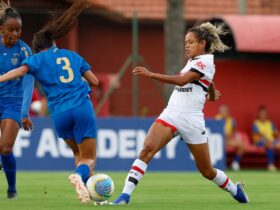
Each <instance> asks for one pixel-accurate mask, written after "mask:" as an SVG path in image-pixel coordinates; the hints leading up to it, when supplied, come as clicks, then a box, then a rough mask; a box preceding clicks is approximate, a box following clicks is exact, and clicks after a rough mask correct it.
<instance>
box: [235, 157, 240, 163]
mask: <svg viewBox="0 0 280 210" xmlns="http://www.w3.org/2000/svg"><path fill="white" fill-rule="evenodd" d="M240 159H241V157H240V156H239V155H236V156H235V158H234V161H236V162H238V163H239V162H240Z"/></svg>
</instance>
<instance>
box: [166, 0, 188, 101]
mask: <svg viewBox="0 0 280 210" xmlns="http://www.w3.org/2000/svg"><path fill="white" fill-rule="evenodd" d="M167 2H168V8H167V18H166V20H165V52H166V57H165V69H166V70H165V73H166V74H177V73H178V71H179V70H180V69H181V68H182V66H183V63H184V56H185V50H184V39H185V20H184V0H168V1H167ZM172 90H173V87H172V86H171V85H166V87H165V99H166V101H167V99H168V98H169V96H170V94H171V92H172Z"/></svg>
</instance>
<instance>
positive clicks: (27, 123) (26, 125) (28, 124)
mask: <svg viewBox="0 0 280 210" xmlns="http://www.w3.org/2000/svg"><path fill="white" fill-rule="evenodd" d="M21 121H22V126H23V129H24V130H26V131H31V130H32V128H33V124H32V122H31V120H30V119H29V117H27V118H22V120H21Z"/></svg>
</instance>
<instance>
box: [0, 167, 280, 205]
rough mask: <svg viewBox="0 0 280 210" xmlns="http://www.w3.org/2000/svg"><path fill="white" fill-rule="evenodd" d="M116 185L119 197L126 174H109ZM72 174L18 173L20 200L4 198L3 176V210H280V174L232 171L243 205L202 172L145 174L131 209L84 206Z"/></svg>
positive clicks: (0, 183)
mask: <svg viewBox="0 0 280 210" xmlns="http://www.w3.org/2000/svg"><path fill="white" fill-rule="evenodd" d="M106 173H108V174H109V175H110V176H111V177H112V178H113V180H114V182H115V193H114V195H113V197H112V199H111V200H113V199H114V198H116V197H117V196H118V194H119V193H120V192H121V190H122V187H123V182H124V179H125V177H126V173H124V172H123V173H116V172H106ZM68 175H69V172H18V175H17V183H18V193H19V199H18V200H16V201H14V200H7V199H6V181H5V176H4V173H0V209H3V210H13V209H15V210H70V209H71V210H79V209H129V210H140V209H141V210H157V209H159V210H176V209H178V210H179V209H180V210H182V209H188V210H196V209H199V210H204V209H205V210H212V209H213V210H236V209H252V210H258V209H261V210H270V209H271V210H276V209H280V187H279V183H280V176H279V173H278V172H275V173H269V172H266V171H242V172H238V173H233V172H229V173H228V175H229V176H230V178H231V179H232V180H235V181H237V180H242V181H243V182H244V183H245V184H246V185H245V187H246V189H247V193H248V195H249V197H250V201H251V203H249V204H239V203H237V202H235V201H234V200H233V199H232V198H231V197H230V196H229V194H228V193H226V192H224V191H222V190H220V189H219V188H218V187H216V186H215V185H214V184H213V183H212V182H209V181H207V180H205V179H203V178H202V177H201V176H200V174H199V173H152V172H149V173H147V174H146V175H145V177H144V179H143V180H142V182H141V183H139V185H138V187H137V189H136V191H135V192H134V194H133V197H132V200H131V204H130V205H129V206H93V204H90V205H86V206H83V205H81V204H80V203H79V201H78V200H77V198H76V195H75V193H74V189H73V188H72V186H71V185H70V184H69V183H68V181H67V178H68Z"/></svg>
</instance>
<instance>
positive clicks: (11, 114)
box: [0, 98, 22, 126]
mask: <svg viewBox="0 0 280 210" xmlns="http://www.w3.org/2000/svg"><path fill="white" fill-rule="evenodd" d="M21 107H22V99H21V98H0V120H3V119H12V120H14V121H16V122H17V123H18V124H19V126H21Z"/></svg>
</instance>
